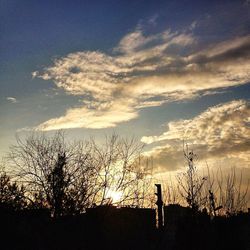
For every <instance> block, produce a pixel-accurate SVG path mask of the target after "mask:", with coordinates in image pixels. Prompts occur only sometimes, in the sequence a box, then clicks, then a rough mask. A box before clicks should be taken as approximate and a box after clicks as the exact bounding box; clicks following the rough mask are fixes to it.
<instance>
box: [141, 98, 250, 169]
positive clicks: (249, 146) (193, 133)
mask: <svg viewBox="0 0 250 250" xmlns="http://www.w3.org/2000/svg"><path fill="white" fill-rule="evenodd" d="M167 128H168V130H167V131H166V132H164V133H163V134H161V135H159V136H148V137H146V136H145V137H142V139H141V140H142V142H144V143H147V144H151V143H154V142H161V143H162V144H163V145H162V146H156V147H155V148H154V149H153V150H151V151H150V152H148V154H149V155H151V156H153V157H154V158H155V159H156V163H157V164H158V165H160V167H161V168H162V169H164V166H165V169H166V168H167V169H168V170H169V169H175V168H178V167H180V165H177V163H174V162H181V161H180V158H179V157H180V156H182V147H181V145H182V142H183V140H184V141H185V142H188V143H190V144H193V145H194V147H195V148H197V150H196V153H197V154H198V156H199V158H200V159H216V160H218V159H222V158H224V159H225V158H227V159H230V163H231V164H233V162H234V163H235V164H237V161H238V163H239V162H241V164H242V165H241V167H249V163H250V157H249V153H250V141H249V138H250V103H249V102H247V101H244V100H235V101H231V102H228V103H224V104H220V105H217V106H214V107H211V108H209V109H207V110H206V111H204V112H203V113H201V114H199V115H198V116H196V117H194V118H193V119H188V120H178V121H172V122H169V123H168V125H167ZM176 145H178V147H177V148H176ZM173 149H174V150H173ZM176 159H179V161H177V160H176ZM175 160H176V161H175Z"/></svg>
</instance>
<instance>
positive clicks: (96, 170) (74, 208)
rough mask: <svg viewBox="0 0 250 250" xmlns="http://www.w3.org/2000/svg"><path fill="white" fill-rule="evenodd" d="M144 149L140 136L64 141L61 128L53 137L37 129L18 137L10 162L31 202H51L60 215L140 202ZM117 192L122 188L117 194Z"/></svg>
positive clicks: (53, 211)
mask: <svg viewBox="0 0 250 250" xmlns="http://www.w3.org/2000/svg"><path fill="white" fill-rule="evenodd" d="M142 149H143V144H142V143H140V142H138V141H137V140H136V139H134V138H132V139H130V140H128V139H122V138H119V137H118V136H117V135H112V136H110V137H107V138H106V141H105V143H104V145H98V144H97V143H96V142H95V141H94V140H93V139H92V140H89V141H81V142H74V143H69V142H66V141H65V136H64V134H63V133H62V132H57V133H55V134H54V136H52V137H47V136H45V134H43V133H39V134H34V133H33V134H32V135H30V136H28V137H27V138H26V139H24V140H21V139H19V138H17V144H16V145H14V146H12V147H11V148H10V153H9V155H8V164H9V165H10V167H11V169H12V174H13V176H14V177H15V180H16V181H19V182H21V183H23V184H24V185H25V187H26V192H27V196H28V197H29V198H30V201H31V204H33V206H35V207H47V208H49V209H50V210H51V214H52V216H54V217H58V216H61V215H64V214H75V213H80V212H83V211H84V210H85V209H86V208H88V207H92V206H95V205H105V204H108V203H115V202H116V203H117V204H118V205H124V204H126V205H135V206H142V205H143V202H144V199H145V196H146V193H145V190H146V188H147V187H148V186H147V185H145V183H146V182H145V181H144V180H146V179H147V178H146V177H147V176H149V175H148V174H147V171H148V170H147V166H146V165H147V164H146V161H143V164H146V165H145V166H144V165H142V160H141V157H140V155H141V152H142ZM148 181H149V179H147V182H148ZM112 193H113V194H112ZM114 194H116V195H117V194H120V197H119V199H118V200H114Z"/></svg>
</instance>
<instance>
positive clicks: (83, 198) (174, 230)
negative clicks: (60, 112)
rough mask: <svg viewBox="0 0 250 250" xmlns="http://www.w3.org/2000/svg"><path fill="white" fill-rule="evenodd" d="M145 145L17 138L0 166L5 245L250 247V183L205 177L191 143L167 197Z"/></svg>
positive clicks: (45, 248)
mask: <svg viewBox="0 0 250 250" xmlns="http://www.w3.org/2000/svg"><path fill="white" fill-rule="evenodd" d="M142 149H143V145H142V144H141V143H138V142H137V141H136V140H134V139H131V140H125V139H121V138H119V137H118V136H116V135H113V136H111V137H110V138H107V140H106V142H105V144H104V145H103V146H99V145H97V144H96V143H95V141H94V140H90V141H87V142H76V143H73V144H68V143H67V142H66V140H65V137H64V134H62V133H57V134H55V136H54V137H51V138H49V137H46V136H45V135H43V134H42V135H38V136H37V135H31V136H30V137H28V138H27V139H26V140H19V139H18V140H17V145H15V146H13V147H12V148H11V149H10V153H9V155H8V157H7V158H6V162H5V164H4V165H3V168H2V169H1V171H0V223H1V224H0V225H1V226H0V228H1V234H0V237H1V243H0V249H13V250H19V249H23V250H36V249H38V250H52V249H53V250H54V249H56V250H57V249H58V250H64V249H65V250H66V249H67V250H68V249H72V250H78V249H79V250H84V249H86V250H88V249H90V250H92V249H93V250H95V249H111V250H112V249H114V250H136V249H143V250H163V249H168V250H182V249H183V250H184V249H185V250H189V249H190V250H207V249H218V250H224V249H225V250H228V249H229V250H230V249H232V250H233V249H237V250H238V249H239V250H250V212H249V209H248V212H247V210H246V206H247V194H248V190H247V188H246V189H245V190H243V189H242V188H241V183H242V179H241V178H240V181H238V182H237V181H236V175H235V172H234V171H233V172H232V173H231V174H230V175H228V177H226V179H225V182H223V178H222V176H221V178H214V177H213V174H212V173H210V172H208V174H207V175H206V176H200V175H199V172H198V171H197V168H196V164H195V158H196V156H195V154H194V153H193V151H192V150H190V149H189V148H188V147H184V157H185V160H186V165H187V170H186V171H184V172H183V173H181V174H180V175H179V176H177V187H176V188H174V187H173V186H171V187H168V188H167V189H166V190H164V192H163V195H162V191H161V185H160V184H157V185H156V187H157V193H155V194H156V196H155V194H154V192H155V191H154V188H155V185H154V182H153V179H152V178H151V177H152V172H151V171H152V170H151V168H150V161H149V160H148V159H147V158H145V157H143V156H142V154H141V152H142ZM216 180H217V182H216ZM224 183H225V184H224ZM117 195H120V196H119V197H118V198H117ZM156 198H157V200H156ZM164 204H169V205H167V206H164ZM179 204H185V205H186V206H187V207H184V206H181V205H179Z"/></svg>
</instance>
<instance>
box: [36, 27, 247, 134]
mask: <svg viewBox="0 0 250 250" xmlns="http://www.w3.org/2000/svg"><path fill="white" fill-rule="evenodd" d="M249 44H250V36H244V37H237V38H235V39H231V40H228V41H224V42H221V43H218V44H213V45H210V46H208V47H207V48H206V49H203V50H197V47H199V46H198V45H199V44H198V39H197V38H196V37H195V36H194V35H193V34H192V32H190V33H188V32H187V31H185V32H177V31H176V32H172V31H171V30H169V29H168V30H164V31H163V32H160V33H157V34H149V35H147V34H145V33H144V32H143V30H142V28H141V27H137V28H136V29H135V30H134V31H133V32H130V33H129V34H126V35H125V36H124V37H123V38H122V39H121V40H120V42H119V43H118V45H117V46H116V47H115V48H114V49H113V53H112V54H110V55H108V54H106V53H103V52H100V51H82V52H76V53H71V54H69V55H67V56H65V57H62V58H59V59H57V60H55V61H54V64H53V65H52V66H50V67H48V68H45V69H44V70H43V71H42V72H33V77H40V78H42V79H44V80H53V81H54V83H55V85H56V86H57V87H58V88H61V89H63V90H64V91H66V92H67V93H68V94H70V95H79V96H80V98H82V99H83V105H82V107H80V108H71V109H69V110H67V111H66V113H65V115H64V116H62V117H58V118H53V119H51V120H49V121H46V122H44V123H43V124H40V125H39V126H38V129H42V130H51V129H59V128H75V127H88V128H104V127H113V126H116V125H117V124H119V123H121V122H124V121H129V120H131V119H134V118H136V117H138V115H139V111H140V109H141V108H146V107H152V106H160V105H162V104H163V103H166V102H170V101H173V100H183V99H192V98H194V97H197V96H201V95H203V94H205V93H212V92H213V91H214V90H216V89H219V88H226V87H230V86H235V85H239V84H244V83H247V82H249V81H250V75H249V72H250V53H249V51H250V48H249ZM152 99H156V101H153V100H152ZM118 109H120V110H118ZM112 114H115V115H112ZM86 119H88V120H86Z"/></svg>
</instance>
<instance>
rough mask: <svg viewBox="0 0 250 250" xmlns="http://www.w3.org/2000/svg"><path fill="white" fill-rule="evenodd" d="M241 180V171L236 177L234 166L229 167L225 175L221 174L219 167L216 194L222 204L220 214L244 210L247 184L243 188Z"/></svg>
mask: <svg viewBox="0 0 250 250" xmlns="http://www.w3.org/2000/svg"><path fill="white" fill-rule="evenodd" d="M242 181H243V178H242V172H241V173H240V176H239V177H238V178H237V176H236V169H235V168H231V170H230V172H229V173H228V174H227V175H226V176H223V174H222V171H221V169H220V171H219V174H218V175H217V185H218V191H217V195H218V197H219V203H220V204H221V205H222V210H221V213H222V214H226V215H234V214H237V213H239V212H241V211H244V210H246V208H247V202H248V199H247V198H248V197H247V195H248V186H249V185H248V184H247V185H246V187H245V188H244V187H243V182H242ZM248 182H249V181H248Z"/></svg>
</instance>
